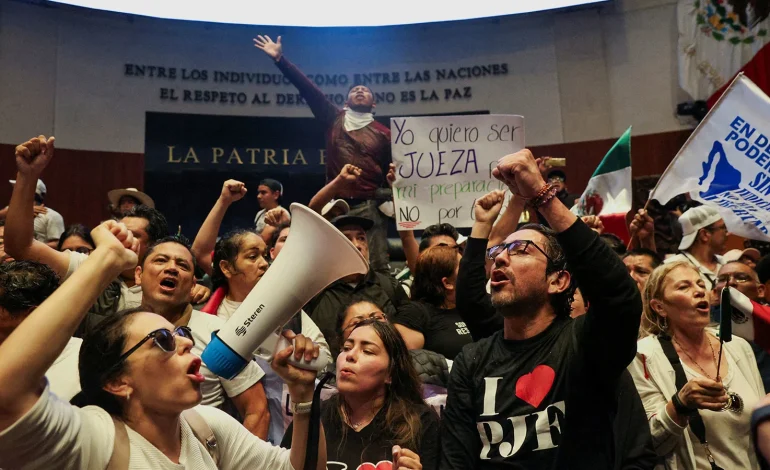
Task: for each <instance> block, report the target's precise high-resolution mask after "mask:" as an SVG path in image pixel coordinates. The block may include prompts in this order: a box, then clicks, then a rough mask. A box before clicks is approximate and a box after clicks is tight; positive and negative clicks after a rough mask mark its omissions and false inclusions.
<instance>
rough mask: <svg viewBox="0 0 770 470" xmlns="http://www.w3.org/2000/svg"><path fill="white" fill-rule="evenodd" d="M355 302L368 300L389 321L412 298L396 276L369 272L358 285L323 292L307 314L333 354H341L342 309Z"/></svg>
mask: <svg viewBox="0 0 770 470" xmlns="http://www.w3.org/2000/svg"><path fill="white" fill-rule="evenodd" d="M353 299H365V300H368V301H370V302H372V303H374V304H375V305H377V306H378V307H380V308H381V309H382V311H383V313H385V314H386V315H387V316H388V318H391V319H392V318H395V316H396V309H397V308H398V307H399V306H400V305H401V304H402V303H405V302H408V301H409V298H408V297H407V295H406V292H404V289H403V288H402V287H401V285H400V284H399V283H398V281H396V279H395V278H394V277H393V276H389V275H385V274H382V273H378V272H375V271H373V270H369V273H368V274H367V275H366V277H364V280H363V281H361V282H360V283H358V284H357V285H356V286H351V285H350V284H347V283H345V282H342V281H337V282H335V283H333V284H332V285H330V286H329V287H327V288H326V289H324V290H323V291H321V293H320V294H318V295H317V296H315V297H314V298H313V299H312V300H311V301H310V302H308V303H307V305H305V312H307V314H308V315H309V316H310V318H311V319H312V320H313V321H314V322H315V324H316V325H318V329H320V330H321V333H323V335H324V338H326V341H327V343H328V344H329V348H330V350H331V352H332V355H333V356H335V357H336V355H337V353H338V352H339V351H340V346H341V344H340V339H339V338H338V334H337V323H338V320H339V316H340V315H342V309H344V308H345V307H347V306H348V304H349V303H350V302H351V301H352V300H353Z"/></svg>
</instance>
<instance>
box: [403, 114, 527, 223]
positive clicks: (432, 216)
mask: <svg viewBox="0 0 770 470" xmlns="http://www.w3.org/2000/svg"><path fill="white" fill-rule="evenodd" d="M390 131H391V139H392V141H391V149H392V152H393V163H395V165H396V181H395V183H394V185H393V199H394V201H395V204H396V226H397V227H398V229H399V230H418V229H420V230H421V229H424V228H425V227H428V226H429V225H433V224H437V223H443V222H447V223H450V224H452V225H454V226H455V227H471V226H472V225H473V203H474V202H475V200H476V199H477V198H479V197H482V196H484V195H485V194H487V193H488V192H490V191H492V190H495V189H505V188H506V187H505V185H504V184H503V183H501V182H499V181H498V180H496V179H495V178H493V177H492V170H493V169H494V168H495V166H496V165H497V160H498V159H499V158H501V157H503V156H505V155H507V154H509V153H513V152H516V151H518V150H521V149H523V148H524V118H523V117H521V116H509V115H495V114H488V115H476V116H434V117H400V118H392V119H391V120H390Z"/></svg>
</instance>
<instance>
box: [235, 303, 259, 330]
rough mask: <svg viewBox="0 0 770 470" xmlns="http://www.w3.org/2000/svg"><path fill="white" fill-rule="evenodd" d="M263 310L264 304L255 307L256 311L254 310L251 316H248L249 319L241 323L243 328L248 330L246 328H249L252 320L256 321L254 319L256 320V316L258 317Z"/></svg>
mask: <svg viewBox="0 0 770 470" xmlns="http://www.w3.org/2000/svg"><path fill="white" fill-rule="evenodd" d="M263 308H265V304H259V307H257V309H256V310H254V313H252V314H251V316H250V317H249V318H247V319H245V320H244V321H243V326H245V327H246V328H248V327H249V325H251V323H252V322H253V321H254V320H256V319H257V315H259V314H260V313H262V309H263ZM236 333H237V330H236Z"/></svg>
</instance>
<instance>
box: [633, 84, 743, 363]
mask: <svg viewBox="0 0 770 470" xmlns="http://www.w3.org/2000/svg"><path fill="white" fill-rule="evenodd" d="M742 77H743V72H738V74H737V75H735V78H733V81H732V82H730V86H728V87H727V88H726V89H725V91H724V93H722V96H720V97H719V99H718V100H717V102H716V103H714V106H713V107H712V108H711V109H709V112H708V114H706V116H705V117H704V118H703V120H702V121H701V122H700V123H698V126H697V127H696V128H695V129H693V131H692V132H691V133H690V135H689V136H688V137H687V140H686V141H685V143H684V145H682V148H680V149H679V152H677V153H676V155H675V156H674V158H673V159H672V160H671V163H669V164H668V166H667V167H666V170H665V171H664V172H663V174H662V175H660V178H658V182H657V183H655V187H654V188H652V191H650V195H649V196H647V202H646V203H645V204H644V210H645V211H646V210H647V206H648V205H649V204H650V201H651V200H652V199H655V198H654V197H653V195H654V194H655V191H657V189H658V186H660V182H661V181H663V177H664V176H666V174H667V173H668V172H669V171H671V168H673V167H674V163H676V160H677V158H678V157H679V154H680V153H682V149H684V148H686V147H687V146H688V145H689V144H690V141H692V139H694V138H695V135H696V134H697V132H696V131H697V130H698V127H700V126H701V125H703V124H705V123H706V121H708V119H709V118H710V117H711V114H712V113H714V111H716V110H717V108H719V105H720V104H721V103H722V100H723V99H724V98H725V97H726V96H727V95H728V94H729V93H730V90H732V89H733V87H734V86H735V84H736V83H738V80H739V79H740V78H742ZM666 202H668V201H666ZM635 236H636V234H634V236H633V237H631V240H629V242H628V246H626V249H630V248H631V243H632V242H633V241H634V238H635ZM720 357H721V350H720Z"/></svg>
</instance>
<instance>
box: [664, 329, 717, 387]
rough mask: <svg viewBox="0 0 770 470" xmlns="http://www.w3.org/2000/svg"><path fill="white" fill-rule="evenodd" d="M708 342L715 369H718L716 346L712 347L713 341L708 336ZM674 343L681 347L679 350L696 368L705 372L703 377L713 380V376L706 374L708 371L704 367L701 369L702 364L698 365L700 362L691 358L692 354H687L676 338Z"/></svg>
mask: <svg viewBox="0 0 770 470" xmlns="http://www.w3.org/2000/svg"><path fill="white" fill-rule="evenodd" d="M706 341H708V343H709V347H710V348H711V357H712V358H713V359H714V367H716V365H717V355H716V353H715V352H714V346H712V345H711V340H710V339H709V338H708V336H706ZM674 342H675V343H676V345H677V346H679V349H681V350H682V352H683V353H684V354H685V355H686V356H687V357H688V358H689V359H690V360H691V361H692V363H693V364H695V366H696V367H697V368H698V369H700V370H701V372H703V375H705V376H706V377H708V378H710V379H711V376H710V375H709V374H708V372H706V370H705V369H703V367H701V365H700V364H698V361H696V360H695V359H693V357H692V356H690V354H689V353H688V352H687V350H686V349H684V348H683V347H682V345H681V344H679V341H677V340H676V337H674ZM717 377H719V371H717ZM712 380H715V381H716V379H712Z"/></svg>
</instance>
